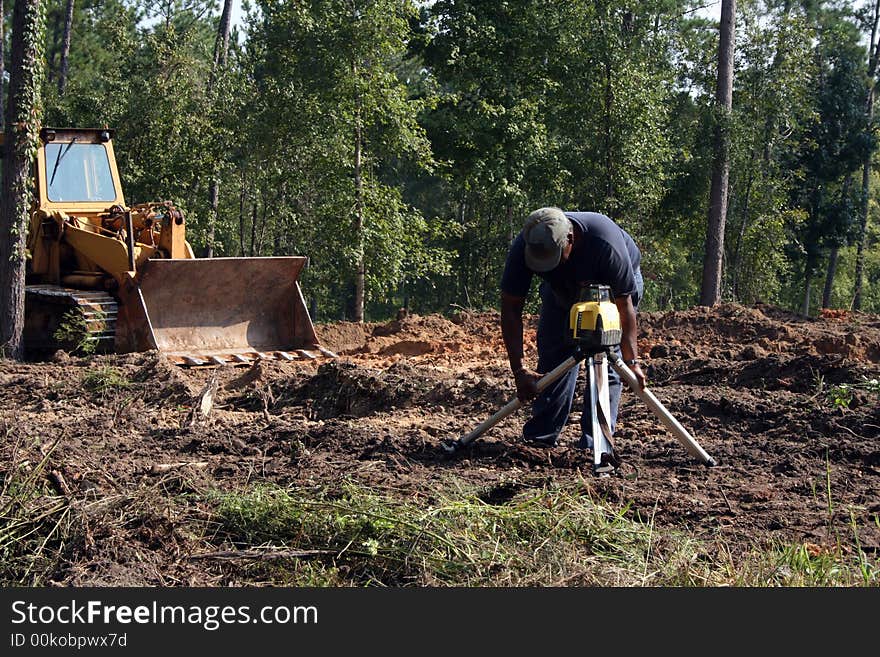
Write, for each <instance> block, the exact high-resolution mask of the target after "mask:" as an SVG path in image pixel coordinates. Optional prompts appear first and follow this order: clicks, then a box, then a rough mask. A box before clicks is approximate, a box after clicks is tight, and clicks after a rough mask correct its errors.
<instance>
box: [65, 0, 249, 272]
mask: <svg viewBox="0 0 880 657" xmlns="http://www.w3.org/2000/svg"><path fill="white" fill-rule="evenodd" d="M71 1H72V0H71ZM231 18H232V0H224V2H223V12H222V13H221V14H220V23H219V24H218V25H217V38H216V39H215V41H214V64H213V66H212V67H211V77H210V78H209V79H208V95H209V96H210V95H211V92H212V91H213V88H214V81H215V79H216V76H217V71H218V69H221V68H225V67H226V60H227V58H228V55H229V26H230V23H231ZM210 194H211V196H210V203H211V210H210V212H209V213H208V226H207V229H206V231H205V232H206V235H205V242H206V244H205V257H206V258H213V257H214V239H215V235H216V230H217V229H216V226H217V211H218V208H219V207H220V177H219V176H214V179H213V180H212V181H211V192H210Z"/></svg>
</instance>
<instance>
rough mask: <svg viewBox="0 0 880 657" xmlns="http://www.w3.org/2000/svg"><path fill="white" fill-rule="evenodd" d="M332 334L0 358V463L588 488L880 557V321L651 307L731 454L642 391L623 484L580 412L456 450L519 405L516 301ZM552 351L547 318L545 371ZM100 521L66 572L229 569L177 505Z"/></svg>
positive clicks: (676, 389) (628, 407)
mask: <svg viewBox="0 0 880 657" xmlns="http://www.w3.org/2000/svg"><path fill="white" fill-rule="evenodd" d="M317 329H318V333H319V336H320V338H321V340H322V342H323V344H324V346H326V347H328V348H329V349H331V350H333V351H335V352H336V353H337V354H338V356H339V357H338V358H337V359H335V360H334V359H317V360H315V361H296V362H275V361H271V362H270V361H266V362H260V363H257V364H254V365H251V366H240V367H232V366H225V367H205V368H189V369H187V368H182V367H178V366H175V365H171V364H169V363H168V362H167V361H166V360H165V359H164V358H163V357H162V356H160V355H158V354H156V353H144V354H128V355H122V356H98V357H93V358H75V357H67V356H64V355H56V358H55V359H54V360H53V361H52V362H43V363H24V364H21V363H14V362H10V361H0V382H2V386H0V395H2V404H0V409H2V410H0V428H2V430H3V431H4V434H5V444H4V459H3V464H2V465H0V471H3V470H5V474H6V475H9V474H10V473H12V472H13V471H16V472H17V471H19V470H20V469H21V468H27V467H33V465H34V464H36V463H39V462H40V461H41V460H42V459H43V458H44V457H45V458H46V459H47V460H46V464H47V465H46V468H45V471H46V473H47V475H46V476H47V481H48V483H49V484H50V485H51V486H52V487H53V489H54V490H55V491H56V492H57V493H58V494H60V495H63V496H66V497H67V498H68V499H71V500H75V501H76V503H77V504H78V505H80V506H82V507H88V508H93V509H94V508H98V507H100V508H102V509H105V512H106V510H110V511H112V509H113V508H114V504H116V505H124V504H130V503H132V500H133V499H135V498H134V497H133V496H132V495H131V491H134V490H161V491H162V492H163V494H168V495H174V494H176V493H178V492H179V493H185V492H186V491H188V490H194V489H198V490H205V489H207V488H210V487H214V488H219V489H224V490H231V489H245V488H247V487H249V486H252V485H254V484H255V483H259V482H271V483H274V484H278V485H282V486H287V485H302V486H310V485H321V486H327V487H332V486H333V485H335V484H341V482H344V481H349V480H354V481H356V482H358V483H360V484H363V485H365V486H368V487H370V488H373V489H376V490H378V491H380V492H382V493H385V494H388V495H391V496H395V497H401V498H405V499H410V500H419V499H424V500H426V501H427V500H430V499H431V498H432V496H434V495H436V494H437V491H439V490H447V489H448V488H449V487H450V486H454V485H461V482H465V483H466V484H467V485H473V486H477V487H479V488H480V490H482V491H484V493H483V495H484V498H485V499H486V500H487V501H490V502H493V503H499V504H500V503H504V501H505V500H506V499H509V498H510V497H511V496H512V495H513V494H514V493H515V492H517V491H520V490H524V489H526V488H529V487H540V486H544V485H546V484H547V482H549V481H570V482H579V485H582V486H584V487H585V488H587V489H589V490H590V492H591V493H594V494H595V495H596V496H597V497H599V498H603V499H605V500H607V501H609V502H610V503H612V504H614V505H615V506H617V507H621V508H622V507H624V506H625V505H626V504H627V503H629V506H628V511H627V514H628V515H629V516H630V517H633V518H640V519H642V520H651V521H652V522H653V523H654V524H655V526H658V527H664V528H674V529H679V530H681V531H682V532H686V533H688V534H691V535H693V536H695V537H697V538H700V539H703V540H708V541H718V542H719V544H723V545H724V546H726V547H725V549H728V550H729V551H730V552H731V554H732V555H734V556H735V555H736V554H737V553H739V552H742V553H745V552H747V551H749V550H751V549H753V548H754V547H755V546H765V547H766V546H770V545H772V544H778V543H779V542H793V543H797V544H804V545H807V546H808V549H809V550H810V551H816V552H821V551H823V550H832V549H843V550H852V549H858V548H857V547H855V546H860V548H861V549H862V550H864V551H865V552H866V553H867V554H869V555H873V556H874V557H876V556H877V554H878V550H880V521H878V517H880V494H878V492H880V445H878V438H880V384H878V379H880V317H878V316H875V315H865V314H857V313H848V312H840V311H838V312H829V313H826V314H825V315H824V316H822V317H821V318H818V319H809V320H807V319H802V318H799V317H797V316H795V315H792V314H789V313H786V312H784V311H781V310H779V309H776V308H773V307H768V306H755V307H743V306H738V305H720V306H717V307H715V308H712V309H707V308H694V309H690V310H685V311H676V312H663V313H643V314H642V315H641V317H640V336H639V344H640V351H641V353H642V355H643V358H644V362H645V363H646V365H647V367H646V371H647V374H648V386H649V388H650V389H651V391H652V392H653V393H654V394H655V395H656V397H657V398H658V399H659V400H660V401H661V402H662V403H663V404H664V405H665V406H666V408H667V409H668V410H669V411H670V412H671V413H672V414H673V415H674V416H675V418H676V419H677V420H678V421H679V422H680V423H681V424H682V425H683V426H684V427H685V428H686V429H687V430H688V431H689V432H690V433H691V435H692V436H693V437H694V438H695V439H696V441H697V442H698V443H699V444H700V445H701V446H702V447H703V449H705V450H706V452H708V453H709V454H710V455H711V456H712V457H713V458H714V459H715V461H716V462H717V465H716V466H715V467H711V468H707V467H705V466H703V465H701V464H700V463H699V462H698V461H697V460H695V459H694V458H693V457H692V456H690V455H689V454H688V452H687V451H686V450H685V449H684V447H683V445H682V444H680V443H679V442H678V441H677V440H676V439H675V438H674V437H673V436H672V435H671V434H670V433H669V432H668V431H667V430H666V429H665V428H664V427H663V425H662V424H661V423H660V422H659V420H658V419H657V418H656V417H655V416H654V415H653V414H652V413H651V412H650V411H649V409H648V408H647V406H646V405H645V404H644V403H643V402H642V401H641V400H640V399H638V398H637V397H636V396H635V395H634V394H633V393H632V392H631V391H629V390H625V391H624V393H623V398H622V401H621V410H620V417H619V426H618V430H617V435H616V438H615V446H616V448H617V450H618V452H619V454H620V456H621V457H622V460H623V462H622V465H621V467H620V468H619V469H618V471H617V472H616V473H615V474H614V475H613V476H611V477H607V478H597V477H594V476H593V474H592V471H591V464H592V457H591V454H590V453H589V452H585V451H583V450H581V449H578V448H577V447H576V446H575V442H576V440H577V438H578V435H579V432H578V424H577V420H578V418H579V417H580V407H579V404H576V405H575V409H574V411H573V413H572V417H571V422H570V424H569V426H568V427H567V428H566V430H565V432H564V433H563V436H562V440H561V444H560V445H559V446H557V447H555V448H553V449H541V448H536V447H531V446H527V445H525V444H523V443H522V442H521V441H520V440H519V431H520V428H521V426H522V422H523V420H524V419H525V417H526V415H525V414H526V412H527V411H526V410H521V411H518V412H517V413H515V414H513V415H512V416H511V417H509V418H507V419H505V420H503V421H502V422H501V423H499V424H498V425H497V426H496V427H494V428H492V429H490V430H489V431H488V432H487V433H486V434H485V435H484V436H483V437H481V438H480V439H478V440H477V441H475V442H474V443H473V444H472V445H471V446H470V447H469V448H467V449H465V450H463V451H461V452H459V453H457V454H455V455H453V456H449V455H448V454H446V453H445V452H444V450H442V449H441V442H442V441H443V440H444V439H450V438H452V439H454V438H457V437H460V436H462V435H464V434H467V433H468V432H469V431H471V429H473V428H474V427H475V426H477V425H478V424H479V423H480V422H482V421H483V420H485V419H486V418H487V417H489V416H490V415H492V414H493V413H494V412H495V411H496V410H498V409H499V408H500V407H501V406H503V405H504V404H505V403H506V402H507V401H509V400H510V399H511V398H512V397H513V387H512V380H511V377H510V375H509V370H508V367H507V363H506V358H505V353H504V347H503V343H502V340H501V336H500V331H499V329H498V317H497V314H495V313H465V312H462V313H460V314H457V315H454V316H451V317H444V316H440V315H429V316H409V317H404V318H403V319H400V320H397V321H392V322H388V323H376V324H363V325H360V324H351V323H335V324H325V325H318V326H317ZM534 352H535V349H534V318H531V319H530V322H529V326H528V330H527V344H526V357H527V361H528V362H531V363H533V362H534V359H535V353H534ZM580 386H581V388H582V386H583V375H582V376H581V383H580ZM206 390H212V391H213V395H212V396H211V399H212V405H211V408H210V412H209V413H207V415H205V414H203V413H202V412H201V410H200V408H201V407H200V404H201V401H202V400H203V399H204V395H203V394H202V393H203V392H204V391H206ZM578 394H579V395H580V394H581V391H580V390H579V393H578ZM205 408H206V409H207V406H205ZM46 455H48V456H46ZM6 479H7V481H9V480H11V478H10V477H9V476H7V477H6ZM83 517H85V518H87V517H89V516H88V514H86V515H84V516H83ZM105 517H106V516H105ZM81 522H84V523H86V525H88V526H85V527H83V528H82V530H81V531H82V535H84V536H85V537H86V538H85V539H84V540H83V542H82V544H81V545H78V546H75V548H71V552H70V554H69V555H68V559H69V561H68V563H67V564H66V566H65V567H64V568H63V569H62V570H60V571H59V572H57V573H55V575H54V581H56V582H57V583H59V584H73V585H109V584H114V585H115V584H126V585H131V584H146V585H156V584H158V585H169V586H170V585H177V584H187V585H210V584H212V583H213V582H214V580H212V577H213V576H212V575H211V574H210V573H208V572H207V571H205V570H204V569H202V567H201V566H200V562H198V561H193V560H188V559H187V558H186V557H187V551H188V550H191V549H192V545H191V543H190V542H189V541H188V538H187V536H186V535H185V533H183V532H181V531H180V525H179V523H178V522H176V519H175V518H174V517H173V513H171V512H170V511H169V512H168V513H160V512H153V511H151V512H150V514H146V515H142V516H141V519H140V521H139V523H138V524H139V526H137V527H126V528H125V530H124V531H117V530H116V529H112V530H111V529H108V527H106V526H102V525H101V524H100V523H97V522H95V523H94V524H93V525H89V523H88V521H87V520H82V521H81Z"/></svg>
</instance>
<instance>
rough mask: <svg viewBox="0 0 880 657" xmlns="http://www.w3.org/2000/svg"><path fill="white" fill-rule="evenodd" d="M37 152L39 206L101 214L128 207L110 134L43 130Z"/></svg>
mask: <svg viewBox="0 0 880 657" xmlns="http://www.w3.org/2000/svg"><path fill="white" fill-rule="evenodd" d="M40 144H41V148H40V149H39V150H38V152H37V191H38V193H39V202H40V206H41V207H43V208H45V209H49V210H62V211H65V212H67V211H70V212H76V211H80V212H84V213H89V212H101V211H103V210H105V209H106V208H108V207H110V206H113V205H119V206H125V199H124V198H123V195H122V185H121V183H120V181H119V171H118V170H117V168H116V157H115V156H114V153H113V142H112V132H111V131H110V130H103V129H102V130H90V129H84V130H56V129H52V128H46V129H43V130H42V131H41V133H40Z"/></svg>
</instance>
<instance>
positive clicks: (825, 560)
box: [209, 485, 878, 587]
mask: <svg viewBox="0 0 880 657" xmlns="http://www.w3.org/2000/svg"><path fill="white" fill-rule="evenodd" d="M584 491H585V489H584V488H583V487H578V486H576V485H571V486H567V487H556V488H546V489H540V490H534V489H533V490H530V491H526V492H523V493H521V494H519V495H517V496H515V497H514V498H513V499H511V500H510V501H509V502H508V503H506V504H503V505H497V506H495V505H491V504H487V503H485V502H483V501H481V500H480V499H479V497H478V496H477V495H476V494H462V495H460V496H456V497H455V498H449V499H441V500H438V502H437V503H435V504H433V505H431V506H429V507H423V506H420V505H417V504H414V503H411V502H405V501H394V500H391V499H388V498H386V497H383V496H381V495H378V494H376V493H374V492H372V491H369V490H366V489H363V488H358V487H356V486H354V485H349V486H347V487H346V488H345V489H344V490H343V491H341V493H336V494H331V493H330V492H328V491H321V492H318V493H315V492H311V493H310V492H308V491H305V490H302V489H282V488H267V487H258V488H254V489H252V490H250V491H248V492H247V493H244V494H240V493H229V492H225V493H219V492H218V493H214V494H212V495H211V496H210V500H209V502H210V504H211V505H212V506H213V508H214V517H213V519H212V522H214V523H216V530H215V534H214V536H213V541H216V542H218V543H219V544H222V545H223V546H225V547H226V548H227V549H231V550H233V551H234V550H244V549H248V550H253V549H255V548H256V549H257V550H258V551H259V553H260V554H261V555H265V556H268V557H270V558H269V559H265V558H263V559H260V560H259V561H255V562H252V563H250V564H247V563H243V564H240V566H241V568H242V569H243V570H244V571H245V573H246V575H247V577H248V578H249V581H251V582H252V583H258V582H264V583H265V582H276V583H277V582H283V583H285V584H287V585H298V586H326V585H337V586H339V585H350V586H365V585H367V586H369V585H379V586H405V585H432V586H515V587H521V586H675V587H682V586H728V585H732V586H876V585H877V584H878V576H877V565H876V563H875V564H873V565H872V564H870V563H869V560H868V558H867V557H866V555H864V553H862V552H861V551H860V550H859V551H858V554H855V555H853V554H852V553H851V552H850V553H847V552H844V551H842V550H841V551H838V552H835V553H830V552H822V553H816V554H812V553H811V552H810V549H812V548H808V547H805V546H784V545H780V546H774V547H773V548H772V549H770V550H767V551H760V550H756V551H755V552H754V553H752V554H750V555H747V557H746V558H745V559H743V558H742V557H741V556H737V557H733V556H731V555H730V553H729V550H728V549H727V548H726V546H724V545H723V544H721V545H715V544H702V543H700V542H698V541H696V540H694V539H692V538H689V537H687V536H684V535H680V534H677V533H673V532H666V531H660V530H659V529H658V528H657V527H654V526H653V525H652V523H651V522H650V521H648V522H645V523H640V522H634V521H632V520H628V519H626V517H625V515H626V513H625V512H626V509H618V510H614V509H611V508H610V507H608V506H607V505H605V504H603V503H602V502H601V501H599V500H595V499H592V498H590V496H589V495H587V494H586V493H585V492H584ZM291 550H298V551H301V553H302V555H303V556H297V557H293V558H290V557H289V556H285V555H289V553H290V551H291ZM273 553H275V554H278V555H279V558H278V559H275V560H273V559H271V555H272V554H273Z"/></svg>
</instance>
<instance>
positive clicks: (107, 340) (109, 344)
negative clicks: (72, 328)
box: [25, 285, 119, 353]
mask: <svg viewBox="0 0 880 657" xmlns="http://www.w3.org/2000/svg"><path fill="white" fill-rule="evenodd" d="M25 293H26V294H27V295H33V296H36V297H41V298H43V299H45V300H47V301H55V302H56V303H58V304H59V305H68V306H70V307H76V308H78V309H79V310H80V312H81V314H82V318H83V320H84V322H85V330H86V336H85V337H84V338H83V339H84V340H85V341H86V342H92V343H94V345H95V351H97V352H101V353H105V352H112V351H113V348H114V344H115V341H116V319H117V317H118V314H119V305H118V303H117V302H116V299H114V298H113V297H112V296H111V295H110V294H108V293H107V292H101V291H99V290H75V289H73V288H66V287H59V286H57V285H28V286H26V287H25Z"/></svg>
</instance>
